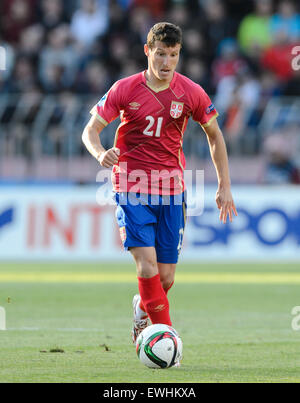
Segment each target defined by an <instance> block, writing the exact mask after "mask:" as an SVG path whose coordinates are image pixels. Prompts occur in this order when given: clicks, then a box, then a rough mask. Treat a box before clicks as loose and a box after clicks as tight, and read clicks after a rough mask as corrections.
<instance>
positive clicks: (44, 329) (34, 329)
mask: <svg viewBox="0 0 300 403" xmlns="http://www.w3.org/2000/svg"><path fill="white" fill-rule="evenodd" d="M7 331H28V332H38V331H46V332H50V331H55V332H101V329H87V328H80V327H76V328H51V329H49V328H43V327H9V328H7Z"/></svg>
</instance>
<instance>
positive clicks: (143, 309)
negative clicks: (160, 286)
mask: <svg viewBox="0 0 300 403" xmlns="http://www.w3.org/2000/svg"><path fill="white" fill-rule="evenodd" d="M173 284H174V281H173V282H172V284H171V285H170V286H169V287H168V288H164V292H165V293H166V295H168V292H169V290H170V288H171V287H172V285H173ZM140 308H141V310H142V311H144V312H146V308H145V307H144V304H143V302H142V299H141V300H140Z"/></svg>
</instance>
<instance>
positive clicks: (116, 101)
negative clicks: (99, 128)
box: [90, 82, 122, 126]
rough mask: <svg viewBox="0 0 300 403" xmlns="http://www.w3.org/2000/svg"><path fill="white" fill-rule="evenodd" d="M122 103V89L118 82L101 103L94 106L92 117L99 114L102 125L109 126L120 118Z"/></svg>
mask: <svg viewBox="0 0 300 403" xmlns="http://www.w3.org/2000/svg"><path fill="white" fill-rule="evenodd" d="M121 103H122V102H121V89H120V86H119V82H116V83H115V84H114V85H113V86H112V87H111V88H110V90H109V91H108V92H107V93H106V94H105V95H103V97H102V98H101V99H100V101H99V102H98V103H97V104H96V105H94V106H93V108H92V109H91V110H90V113H91V115H94V114H97V117H98V119H99V120H100V121H101V123H102V124H104V126H107V125H108V124H109V123H111V122H112V121H113V120H115V119H116V118H117V117H119V115H120V111H121V110H122V107H121Z"/></svg>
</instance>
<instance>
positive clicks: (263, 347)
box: [0, 263, 300, 383]
mask: <svg viewBox="0 0 300 403" xmlns="http://www.w3.org/2000/svg"><path fill="white" fill-rule="evenodd" d="M299 287H300V269H299V264H267V263H266V264H244V263H241V264H211V263H207V264H186V263H181V264H179V265H178V269H177V277H176V282H175V285H174V287H173V288H172V290H171V291H170V293H169V300H170V306H171V318H172V321H173V326H174V327H175V328H176V329H177V330H178V332H179V333H180V334H181V337H182V340H183V346H184V349H183V351H184V354H183V361H182V366H181V367H180V368H170V369H167V370H151V369H148V368H146V367H144V366H142V364H141V363H140V362H139V361H138V359H137V356H136V353H135V348H134V346H133V345H132V343H131V339H130V330H131V323H132V308H131V301H132V296H133V295H134V294H135V293H136V292H137V282H136V277H135V269H134V265H133V264H109V263H99V264H98V265H96V264H81V263H76V264H70V263H68V264H63V263H52V264H50V263H49V264H37V263H35V264H29V263H27V264H24V263H22V264H21V263H20V264H4V263H2V264H1V265H0V306H3V307H4V308H5V310H6V315H7V330H6V331H0V382H2V383H3V382H5V383H11V382H14V383H19V382H27V383H28V382H35V383H36V382H47V383H52V382H59V383H61V382H74V383H75V382H76V383H77V382H84V383H89V382H97V383H102V382H108V383H114V382H122V383H123V382H124V383H135V382H138V383H144V382H172V383H176V382H186V383H190V382H195V383H199V382H300V331H295V330H293V329H292V327H291V323H292V319H293V316H292V314H291V310H292V308H293V307H294V306H299V305H300V292H299ZM51 351H52V352H51ZM55 351H56V352H55ZM59 351H60V352H59Z"/></svg>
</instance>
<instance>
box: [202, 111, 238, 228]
mask: <svg viewBox="0 0 300 403" xmlns="http://www.w3.org/2000/svg"><path fill="white" fill-rule="evenodd" d="M202 128H203V130H204V131H205V133H206V136H207V140H208V144H209V148H210V154H211V158H212V161H213V163H214V166H215V169H216V173H217V177H218V190H217V193H216V203H217V206H218V209H219V210H220V217H219V218H220V221H222V222H223V223H224V224H225V223H226V221H227V216H228V217H229V220H230V222H232V219H233V213H234V214H235V215H236V216H237V211H236V207H235V204H234V201H233V197H232V194H231V181H230V174H229V164H228V156H227V150H226V144H225V141H224V138H223V134H222V132H221V129H220V127H219V125H218V122H217V119H213V120H212V121H211V122H210V124H209V125H205V126H202Z"/></svg>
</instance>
